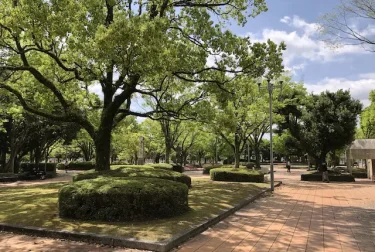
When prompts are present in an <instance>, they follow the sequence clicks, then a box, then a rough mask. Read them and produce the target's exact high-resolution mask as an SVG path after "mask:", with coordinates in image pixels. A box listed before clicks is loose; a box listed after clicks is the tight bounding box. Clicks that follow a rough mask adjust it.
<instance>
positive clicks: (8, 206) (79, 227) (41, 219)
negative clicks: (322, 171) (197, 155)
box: [0, 178, 268, 241]
mask: <svg viewBox="0 0 375 252" xmlns="http://www.w3.org/2000/svg"><path fill="white" fill-rule="evenodd" d="M62 185H63V183H58V184H46V185H39V186H25V187H2V188H0V222H1V223H8V224H18V225H24V226H35V227H43V228H50V229H64V230H71V231H76V232H92V233H99V234H106V235H114V236H122V237H128V238H130V237H131V238H136V239H142V240H149V241H163V240H165V239H168V238H171V237H172V236H173V235H175V234H176V233H179V232H182V231H186V230H187V229H189V228H190V227H193V226H195V225H197V224H199V223H201V222H202V221H204V220H205V219H207V218H209V217H214V216H216V215H217V214H218V213H220V212H221V211H222V210H223V209H227V208H230V207H231V206H234V205H235V204H236V203H238V202H239V201H241V200H242V199H244V198H245V197H247V196H249V195H256V194H257V193H258V192H260V191H261V190H262V189H264V188H265V187H267V186H268V184H260V183H258V184H255V183H230V182H213V181H210V180H209V179H206V178H193V179H192V186H193V188H192V189H190V192H189V206H190V208H191V209H190V211H189V212H187V213H186V214H184V215H181V216H178V217H174V218H169V219H163V220H153V221H148V222H126V223H125V222H117V223H108V222H97V221H95V222H94V221H91V222H88V221H76V220H68V219H61V218H59V216H58V205H57V193H58V190H59V188H60V187H61V186H62Z"/></svg>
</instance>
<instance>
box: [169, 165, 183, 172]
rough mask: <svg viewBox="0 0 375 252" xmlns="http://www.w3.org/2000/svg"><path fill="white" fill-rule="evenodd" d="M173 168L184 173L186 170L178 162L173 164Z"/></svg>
mask: <svg viewBox="0 0 375 252" xmlns="http://www.w3.org/2000/svg"><path fill="white" fill-rule="evenodd" d="M172 170H173V171H175V172H179V173H183V172H184V171H185V169H184V167H183V166H181V165H178V164H173V165H172Z"/></svg>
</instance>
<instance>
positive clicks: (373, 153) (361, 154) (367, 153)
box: [347, 139, 375, 159]
mask: <svg viewBox="0 0 375 252" xmlns="http://www.w3.org/2000/svg"><path fill="white" fill-rule="evenodd" d="M347 154H348V158H349V159H375V139H357V140H355V141H354V142H353V143H352V145H351V146H350V147H349V148H348V150H347Z"/></svg>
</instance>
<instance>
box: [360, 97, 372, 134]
mask: <svg viewBox="0 0 375 252" xmlns="http://www.w3.org/2000/svg"><path fill="white" fill-rule="evenodd" d="M370 101H371V104H370V106H368V107H367V108H365V109H364V110H363V112H362V113H361V128H360V129H361V131H362V134H363V138H366V139H369V138H375V91H371V93H370Z"/></svg>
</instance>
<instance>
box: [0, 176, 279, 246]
mask: <svg viewBox="0 0 375 252" xmlns="http://www.w3.org/2000/svg"><path fill="white" fill-rule="evenodd" d="M281 184H282V182H276V183H275V187H278V186H280V185H281ZM270 191H271V189H270V188H267V189H264V190H262V191H261V192H260V193H258V194H257V195H255V196H249V197H247V198H246V199H244V200H242V201H241V202H240V203H238V204H237V205H235V206H234V207H232V208H230V209H227V210H223V211H222V212H221V213H220V214H219V215H218V216H216V217H215V218H213V219H209V220H207V221H204V222H203V223H201V224H199V225H196V226H195V227H193V228H191V229H189V230H187V231H184V232H182V233H179V234H177V235H176V236H174V237H172V238H171V239H168V240H166V241H163V242H154V241H145V240H136V239H133V238H121V237H116V236H108V235H100V234H95V233H86V232H73V231H67V230H53V229H47V228H38V227H25V226H20V225H11V224H5V223H0V231H5V232H14V233H20V234H27V235H35V236H41V237H48V238H55V239H66V240H73V241H83V242H89V243H96V244H103V245H109V246H115V247H126V248H130V249H141V250H151V251H157V252H167V251H170V250H171V249H173V248H175V247H177V246H179V245H180V244H182V243H184V242H185V241H187V240H189V239H191V238H193V237H194V236H196V235H198V234H200V233H202V232H203V231H205V230H206V229H208V228H209V227H211V226H213V225H215V224H217V223H219V222H220V221H222V220H223V219H225V218H227V217H228V216H230V215H232V214H233V213H234V212H236V211H238V210H240V209H241V208H243V207H245V206H247V205H248V204H250V203H251V202H253V201H255V200H257V199H259V198H260V197H261V196H263V195H264V194H265V193H267V192H270Z"/></svg>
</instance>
